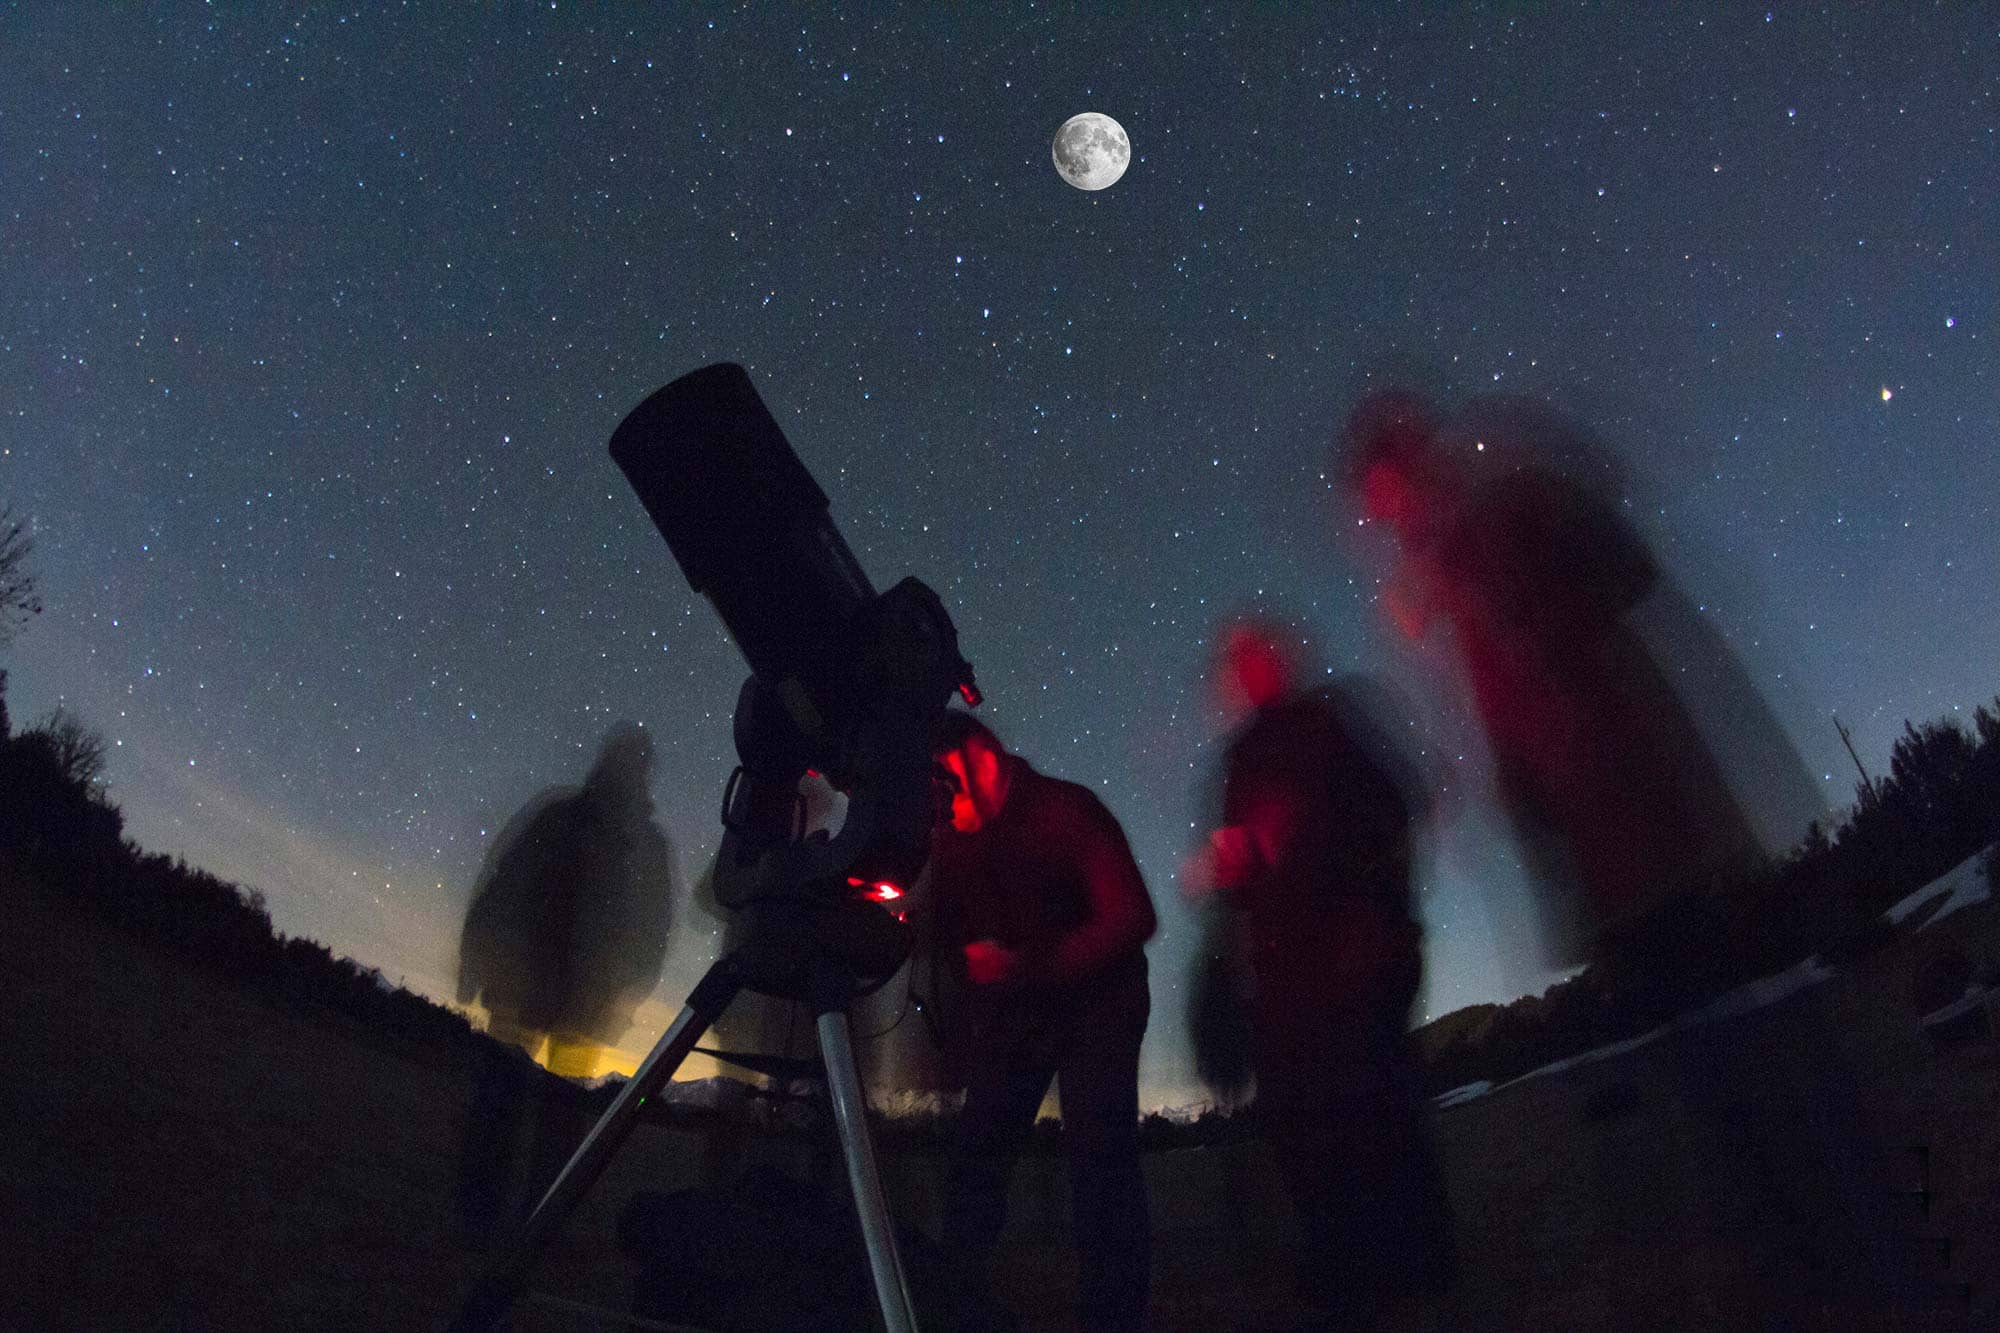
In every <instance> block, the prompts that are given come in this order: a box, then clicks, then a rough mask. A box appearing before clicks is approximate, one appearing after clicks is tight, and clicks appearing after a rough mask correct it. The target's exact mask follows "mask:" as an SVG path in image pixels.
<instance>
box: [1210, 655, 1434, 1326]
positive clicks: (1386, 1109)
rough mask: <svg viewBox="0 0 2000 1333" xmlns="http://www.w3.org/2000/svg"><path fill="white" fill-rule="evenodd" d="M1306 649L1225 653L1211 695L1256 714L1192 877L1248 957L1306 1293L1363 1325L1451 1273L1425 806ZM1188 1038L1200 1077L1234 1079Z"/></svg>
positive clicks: (1364, 706)
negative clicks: (1419, 893) (1420, 878)
mask: <svg viewBox="0 0 2000 1333" xmlns="http://www.w3.org/2000/svg"><path fill="white" fill-rule="evenodd" d="M1296 643H1297V638H1296V636H1295V635H1288V634H1287V633H1285V632H1284V631H1283V630H1282V629H1280V627H1279V626H1277V625H1275V624H1266V623H1254V622H1246V623H1244V624H1240V625H1237V626H1235V627H1233V628H1231V629H1230V630H1229V631H1228V632H1227V633H1226V634H1225V635H1224V636H1223V639H1222V643H1221V652H1220V653H1219V654H1218V659H1219V660H1218V662H1217V664H1216V665H1217V673H1218V676H1219V677H1220V679H1219V681H1218V684H1220V685H1221V686H1222V687H1223V690H1224V693H1225V696H1226V697H1229V698H1230V699H1231V700H1232V702H1233V704H1234V706H1236V707H1237V708H1239V709H1241V708H1247V709H1248V710H1250V711H1249V713H1248V717H1247V719H1246V720H1245V721H1244V723H1243V725H1242V726H1241V727H1240V728H1239V729H1238V730H1237V731H1236V732H1235V733H1234V734H1233V735H1232V737H1231V738H1230V741H1229V746H1228V751H1227V753H1226V755H1225V756H1224V760H1223V784H1222V802H1221V811H1220V815H1221V819H1220V823H1219V825H1218V827H1217V828H1216V829H1215V830H1214V832H1213V833H1211V834H1210V836H1209V840H1208V845H1207V847H1205V848H1204V849H1202V851H1201V852H1199V853H1197V854H1196V855H1195V856H1194V857H1192V858H1190V860H1189V863H1188V864H1187V865H1186V866H1185V867H1183V872H1182V873H1183V882H1184V884H1185V886H1186V888H1187V890H1188V891H1189V892H1190V894H1192V895H1195V896H1198V897H1200V898H1202V899H1203V900H1204V901H1206V902H1207V903H1209V904H1210V906H1211V907H1212V908H1215V909H1217V910H1220V911H1222V912H1225V913H1228V914H1229V917H1230V918H1232V919H1233V921H1234V924H1235V929H1234V930H1232V931H1230V932H1228V936H1229V937H1231V938H1238V939H1241V941H1242V943H1243V945H1244V946H1246V947H1243V948H1242V949H1241V956H1240V957H1239V958H1238V959H1235V960H1224V961H1225V963H1228V962H1232V961H1233V962H1234V963H1235V964H1236V965H1238V966H1243V967H1246V968H1247V971H1248V974H1249V975H1248V977H1247V978H1245V981H1247V983H1248V984H1245V985H1240V986H1237V987H1233V988H1232V989H1234V990H1235V991H1236V992H1237V993H1238V994H1239V995H1244V996H1246V997H1247V1004H1246V1005H1245V1008H1247V1011H1248V1012H1247V1015H1245V1016H1246V1017H1247V1019H1248V1024H1247V1027H1248V1033H1247V1036H1248V1046H1249V1054H1250V1056H1251V1059H1250V1065H1251V1067H1252V1069H1253V1070H1254V1073H1255V1075H1256V1087H1257V1098H1256V1112H1257V1115H1258V1118H1259V1120H1260V1122H1261V1123H1262V1125H1263V1126H1264V1129H1265V1132H1266V1134H1267V1135H1268V1136H1269V1138H1270V1141H1271V1143H1272V1145H1273V1146H1274V1147H1275V1148H1276V1149H1277V1151H1278V1154H1279V1157H1280V1159H1281V1160H1282V1161H1283V1162H1284V1164H1285V1184H1286V1187H1287V1189H1288V1190H1289V1191H1290V1193H1291V1195H1292V1200H1293V1203H1294V1205H1295V1206H1296V1208H1297V1210H1298V1216H1299V1229H1300V1233H1301V1234H1300V1239H1301V1242H1302V1244H1301V1248H1300V1253H1299V1266H1298V1273H1297V1295H1298V1297H1299V1299H1300V1300H1301V1302H1303V1303H1304V1305H1305V1306H1307V1307H1308V1308H1309V1309H1311V1310H1313V1311H1315V1312H1317V1313H1318V1314H1319V1316H1320V1317H1321V1318H1323V1319H1324V1320H1325V1321H1326V1322H1327V1323H1328V1324H1329V1325H1330V1326H1333V1327H1348V1326H1350V1325H1353V1326H1362V1327H1365V1326H1368V1324H1369V1322H1370V1321H1371V1320H1372V1319H1374V1318H1375V1317H1376V1316H1377V1315H1378V1314H1380V1313H1381V1312H1382V1311H1383V1310H1384V1309H1387V1308H1389V1307H1391V1306H1393V1305H1395V1304H1396V1303H1398V1302H1400V1301H1403V1300H1405V1299H1410V1298H1415V1297H1417V1296H1419V1295H1420V1294H1423V1293H1431V1294H1435V1293H1438V1292H1441V1291H1443V1290H1444V1289H1445V1288H1446V1287H1448V1286H1449V1285H1450V1284H1451V1282H1452V1280H1453V1277H1454V1273H1455V1265H1456V1258H1455V1254H1454V1251H1453V1245H1452V1235H1451V1219H1450V1215H1449V1208H1448V1202H1447V1198H1446V1194H1445V1189H1444V1183H1443V1180H1442V1178H1441V1176H1440V1174H1439V1171H1438V1167H1437V1162H1436V1159H1435V1157H1434V1155H1433V1152H1432V1149H1431V1145H1430V1141H1429V1134H1428V1129H1427V1126H1426V1125H1425V1123H1424V1107H1423V1096H1422V1093H1423V1086H1422V1078H1421V1075H1420V1071H1419V1069H1418V1066H1417V1061H1416V1051H1415V1049H1414V1046H1413V1044H1412V1042H1411V1039H1410V1035H1409V1022H1410V1009H1411V1006H1412V1004H1413V1003H1414V1002H1415V1000H1416V997H1417V992H1418V988H1419V986H1420V984H1421V982H1422V980H1423V953H1422V941H1423V932H1422V929H1421V927H1420V926H1419V924H1418V922H1417V919H1416V916H1415V913H1414V911H1413V908H1412V904H1411V892H1410V890H1411V879H1412V868H1413V863H1414V852H1415V841H1414V840H1415V834H1416V824H1417V821H1418V818H1419V817H1420V815H1421V814H1422V812H1423V809H1424V806H1425V803H1426V800H1427V798H1426V797H1425V795H1424V793H1423V792H1422V790H1421V782H1420V779H1419V778H1418V776H1417V774H1416V772H1415V771H1414V768H1413V766H1412V765H1411V764H1410V763H1409V761H1408V760H1407V758H1406V757H1405V756H1403V755H1401V754H1400V753H1399V752H1398V750H1397V748H1396V747H1395V746H1394V745H1393V744H1392V743H1391V742H1390V741H1389V739H1388V734H1387V733H1386V731H1385V730H1383V729H1382V728H1381V727H1380V725H1379V724H1378V723H1377V722H1376V721H1375V720H1374V719H1373V718H1372V717H1371V716H1370V714H1371V713H1372V712H1373V709H1371V707H1370V706H1369V704H1370V702H1371V700H1372V699H1373V698H1374V695H1373V689H1374V687H1372V686H1371V685H1370V683H1369V682H1366V681H1362V680H1358V679H1351V678H1350V679H1343V680H1340V681H1336V682H1333V683H1332V684H1331V685H1329V686H1327V687H1325V688H1322V689H1316V690H1315V689H1306V688H1303V682H1301V680H1300V676H1301V674H1302V673H1301V672H1300V670H1299V663H1298V661H1297V660H1296V658H1295V656H1294V653H1295V651H1296V648H1295V645H1296ZM1192 1035H1193V1036H1194V1038H1195V1042H1196V1057H1197V1062H1198V1065H1199V1066H1201V1067H1203V1068H1215V1067H1233V1066H1234V1065H1236V1064H1237V1063H1238V1057H1239V1053H1237V1052H1227V1051H1225V1052H1215V1051H1213V1050H1204V1049H1203V1048H1202V1040H1203V1036H1204V1032H1203V1029H1202V1028H1200V1027H1199V1026H1198V1027H1196V1028H1195V1029H1194V1031H1193V1033H1192ZM1218 1057H1219V1058H1218ZM1317 1326H1318V1325H1315V1327H1317Z"/></svg>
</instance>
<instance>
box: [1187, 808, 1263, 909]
mask: <svg viewBox="0 0 2000 1333" xmlns="http://www.w3.org/2000/svg"><path fill="white" fill-rule="evenodd" d="M1256 872H1257V845H1256V843H1255V841H1254V840H1253V839H1252V838H1251V836H1250V830H1249V829H1247V828H1245V827H1244V826H1243V825H1241V824H1230V825H1227V826H1225V827H1223V828H1219V829H1217V830H1216V831H1215V832H1213V833H1211V834H1209V835H1208V843H1207V845H1205V846H1203V847H1201V848H1200V849H1198V850H1197V851H1195V852H1194V853H1193V854H1192V855H1190V856H1189V857H1188V858H1187V860H1185V861H1183V862H1182V863H1181V892H1182V893H1183V894H1184V895H1186V896H1187V897H1188V898H1189V899H1190V900H1191V901H1199V900H1201V899H1203V898H1206V897H1207V896H1208V895H1209V894H1211V893H1214V892H1216V891H1217V890H1226V889H1235V888H1240V887H1242V885H1243V884H1244V882H1245V881H1247V880H1248V879H1249V878H1250V877H1251V876H1252V875H1254V874H1255V873H1256Z"/></svg>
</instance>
